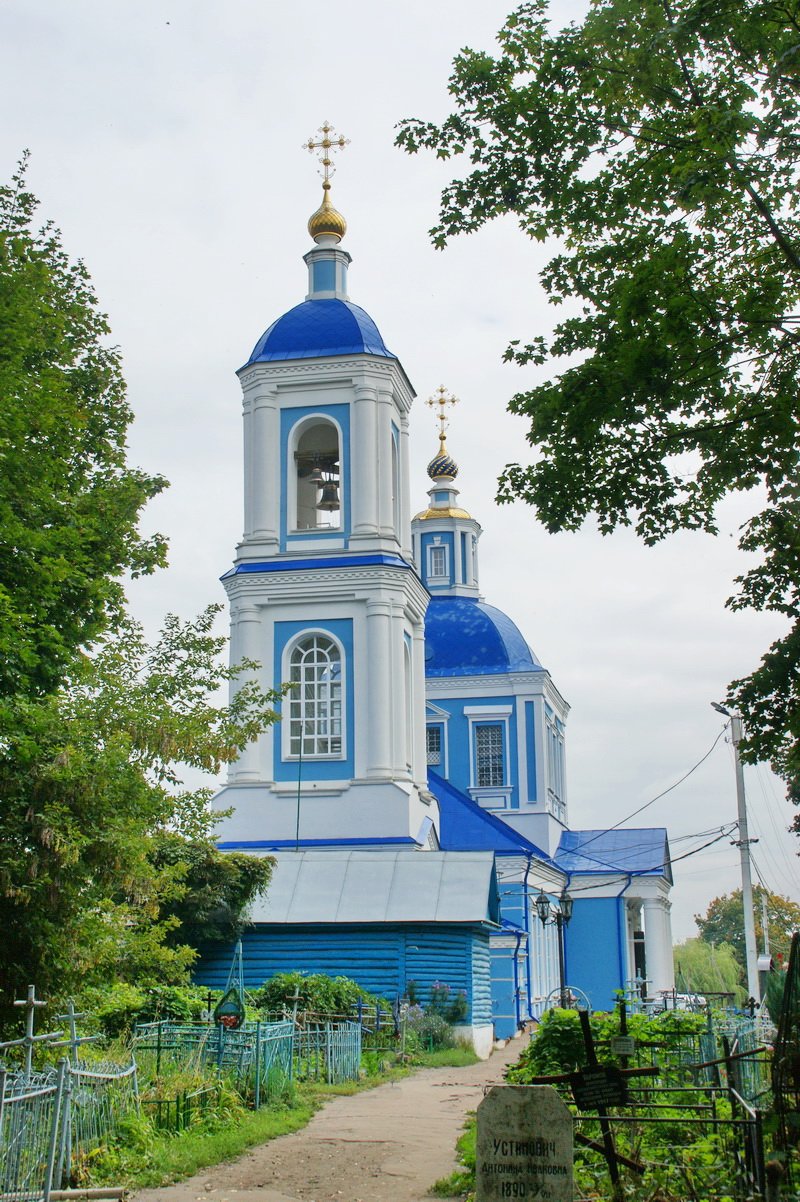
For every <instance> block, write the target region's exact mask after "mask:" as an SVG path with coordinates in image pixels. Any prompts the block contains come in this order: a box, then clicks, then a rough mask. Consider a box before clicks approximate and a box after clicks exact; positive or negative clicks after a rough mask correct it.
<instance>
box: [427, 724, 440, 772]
mask: <svg viewBox="0 0 800 1202" xmlns="http://www.w3.org/2000/svg"><path fill="white" fill-rule="evenodd" d="M425 739H426V743H427V750H428V763H429V764H433V765H436V764H441V762H442V728H441V726H427V727H426V728H425Z"/></svg>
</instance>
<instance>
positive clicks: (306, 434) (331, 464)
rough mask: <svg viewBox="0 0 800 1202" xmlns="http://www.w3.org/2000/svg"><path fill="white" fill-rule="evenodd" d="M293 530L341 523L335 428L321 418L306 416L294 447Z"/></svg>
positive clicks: (338, 461)
mask: <svg viewBox="0 0 800 1202" xmlns="http://www.w3.org/2000/svg"><path fill="white" fill-rule="evenodd" d="M294 462H295V494H294V514H293V524H294V528H295V529H296V530H335V529H337V528H338V527H339V526H340V525H341V513H342V509H341V495H340V463H341V455H340V449H339V431H338V429H337V428H336V426H335V425H333V423H332V422H330V421H326V420H325V419H324V418H317V419H314V418H312V419H309V422H308V424H306V425H304V426H303V427H302V428H301V430H300V433H299V437H298V438H297V442H296V444H295V450H294Z"/></svg>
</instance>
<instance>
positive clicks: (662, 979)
mask: <svg viewBox="0 0 800 1202" xmlns="http://www.w3.org/2000/svg"><path fill="white" fill-rule="evenodd" d="M670 909H671V906H670V903H669V902H668V901H667V899H666V898H664V897H645V898H643V899H642V910H643V912H644V956H645V967H646V970H647V980H648V983H649V989H650V993H651V994H653V995H657V994H658V993H659V992H660V991H661V990H662V989H674V987H675V972H674V969H673V966H672V927H671V923H670V918H669V911H670Z"/></svg>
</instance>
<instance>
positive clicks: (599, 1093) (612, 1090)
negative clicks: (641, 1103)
mask: <svg viewBox="0 0 800 1202" xmlns="http://www.w3.org/2000/svg"><path fill="white" fill-rule="evenodd" d="M570 1085H571V1086H572V1096H573V1098H574V1099H575V1105H576V1106H577V1107H578V1109H579V1110H597V1108H598V1106H624V1105H625V1103H626V1102H627V1101H628V1088H627V1086H626V1084H625V1078H624V1077H623V1075H622V1073H621V1072H620V1071H619V1069H618V1068H614V1067H613V1066H612V1065H610V1064H600V1065H598V1066H597V1068H582V1069H581V1070H580V1071H579V1072H577V1073H573V1074H572V1076H571V1077H570Z"/></svg>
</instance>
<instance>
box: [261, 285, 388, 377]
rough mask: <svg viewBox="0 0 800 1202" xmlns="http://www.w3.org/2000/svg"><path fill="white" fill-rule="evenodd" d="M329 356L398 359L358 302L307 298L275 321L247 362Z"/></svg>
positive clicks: (262, 336)
mask: <svg viewBox="0 0 800 1202" xmlns="http://www.w3.org/2000/svg"><path fill="white" fill-rule="evenodd" d="M328 355H382V356H383V357H384V358H386V359H394V358H396V356H395V355H393V354H392V352H391V351H390V350H388V348H387V347H386V344H385V343H384V341H383V339H382V338H381V335H380V331H379V330H378V327H377V326H376V325H375V322H374V321H373V320H372V318H371V317H370V315H369V313H365V312H364V310H363V309H359V307H358V305H353V304H351V303H350V301H343V300H307V301H303V303H302V304H300V305H295V307H294V308H293V309H290V310H289V312H288V313H284V315H283V317H279V318H278V320H277V321H273V323H272V325H271V326H270V327H269V329H268V330H267V331H266V332H265V333H264V334H262V335H261V337H260V338H259V340H258V342H257V343H256V345H255V346H254V348H253V353H252V354H251V356H250V358H249V359H248V360H247V362H248V363H264V362H267V361H269V360H272V359H321V358H324V357H326V356H328Z"/></svg>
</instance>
